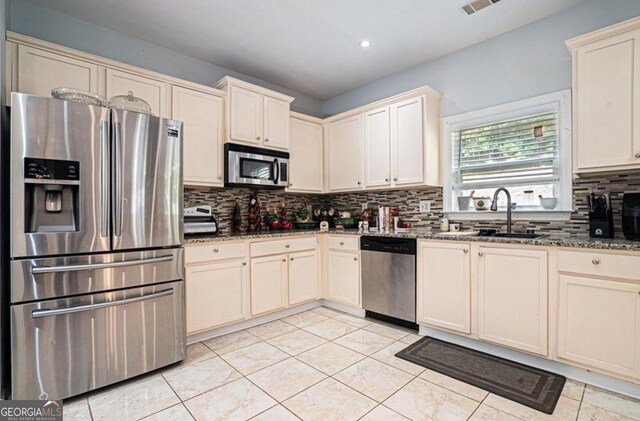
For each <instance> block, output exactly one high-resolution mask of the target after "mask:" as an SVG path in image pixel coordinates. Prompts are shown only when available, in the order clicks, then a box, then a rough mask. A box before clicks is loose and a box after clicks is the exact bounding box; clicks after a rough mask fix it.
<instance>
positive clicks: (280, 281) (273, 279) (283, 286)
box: [251, 254, 287, 316]
mask: <svg viewBox="0 0 640 421" xmlns="http://www.w3.org/2000/svg"><path fill="white" fill-rule="evenodd" d="M286 307H287V255H286V254H277V255H275V256H266V257H256V258H253V259H251V315H253V316H255V315H257V314H262V313H266V312H269V311H273V310H280V309H283V308H286Z"/></svg>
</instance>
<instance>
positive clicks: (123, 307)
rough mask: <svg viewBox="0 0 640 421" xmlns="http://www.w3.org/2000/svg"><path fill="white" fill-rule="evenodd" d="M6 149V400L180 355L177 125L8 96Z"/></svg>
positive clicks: (46, 394) (98, 382)
mask: <svg viewBox="0 0 640 421" xmlns="http://www.w3.org/2000/svg"><path fill="white" fill-rule="evenodd" d="M9 154H10V172H11V177H10V179H11V181H10V186H9V200H10V204H11V210H10V226H11V228H10V233H9V236H10V250H9V253H8V255H9V261H8V262H7V266H8V272H9V274H8V276H9V284H10V288H9V291H6V290H5V291H6V294H8V299H7V298H5V299H4V301H5V303H4V304H5V305H7V306H9V311H8V312H7V313H8V319H9V323H10V326H9V329H8V330H9V335H10V344H11V346H10V349H9V350H8V352H10V396H11V398H12V399H61V398H66V397H69V396H73V395H77V394H80V393H83V392H86V391H89V390H92V389H96V388H99V387H102V386H106V385H108V384H111V383H114V382H118V381H120V380H124V379H126V378H130V377H133V376H136V375H139V374H142V373H145V372H147V371H150V370H154V369H156V368H158V367H162V366H166V365H169V364H172V363H174V362H177V361H180V360H182V359H184V358H185V354H186V344H185V318H184V281H183V279H184V265H183V249H182V245H181V244H182V237H183V232H182V210H183V206H182V123H181V122H178V121H173V120H167V119H162V118H158V117H153V116H149V115H146V114H140V113H135V112H130V111H123V110H112V109H107V108H102V107H95V106H89V105H83V104H78V103H73V102H68V101H60V100H56V99H50V98H42V97H35V96H30V95H24V94H17V93H12V94H11V145H10V152H9ZM6 351H7V350H6V349H5V352H6ZM5 369H6V367H5ZM5 388H7V389H8V385H5Z"/></svg>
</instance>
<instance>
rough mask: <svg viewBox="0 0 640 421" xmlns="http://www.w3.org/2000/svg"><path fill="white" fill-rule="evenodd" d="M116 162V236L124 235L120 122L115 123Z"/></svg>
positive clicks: (114, 223) (114, 228)
mask: <svg viewBox="0 0 640 421" xmlns="http://www.w3.org/2000/svg"><path fill="white" fill-rule="evenodd" d="M114 133H115V134H114V145H115V146H114V161H115V171H114V172H115V181H114V183H115V192H114V199H113V200H114V201H115V204H116V209H115V215H114V222H113V225H114V227H113V230H114V232H113V233H114V235H115V236H120V235H122V144H121V142H122V139H121V137H122V126H121V124H120V123H119V122H115V123H114Z"/></svg>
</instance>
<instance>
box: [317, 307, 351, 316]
mask: <svg viewBox="0 0 640 421" xmlns="http://www.w3.org/2000/svg"><path fill="white" fill-rule="evenodd" d="M311 311H313V312H314V313H318V314H319V315H321V316H324V317H329V318H331V317H336V316H339V315H341V314H344V313H343V312H341V311H337V310H334V309H332V308H328V307H316V308H314V309H313V310H311Z"/></svg>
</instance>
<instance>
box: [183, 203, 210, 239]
mask: <svg viewBox="0 0 640 421" xmlns="http://www.w3.org/2000/svg"><path fill="white" fill-rule="evenodd" d="M218 232H219V229H218V221H216V218H214V217H213V211H212V210H211V206H209V205H200V206H190V207H186V208H184V235H217V234H218Z"/></svg>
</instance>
